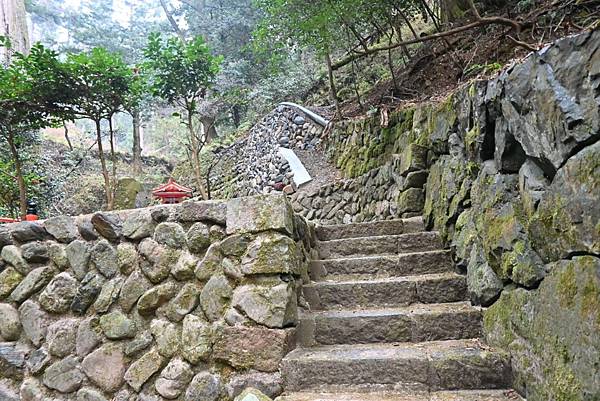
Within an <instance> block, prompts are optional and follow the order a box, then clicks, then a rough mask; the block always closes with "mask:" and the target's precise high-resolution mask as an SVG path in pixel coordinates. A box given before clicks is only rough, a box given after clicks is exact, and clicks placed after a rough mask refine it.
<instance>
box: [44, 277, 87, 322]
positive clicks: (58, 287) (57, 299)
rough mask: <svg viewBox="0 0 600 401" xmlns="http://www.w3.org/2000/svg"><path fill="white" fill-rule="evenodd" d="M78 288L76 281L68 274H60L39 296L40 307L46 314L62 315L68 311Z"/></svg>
mask: <svg viewBox="0 0 600 401" xmlns="http://www.w3.org/2000/svg"><path fill="white" fill-rule="evenodd" d="M78 286H79V283H78V282H77V280H75V278H73V277H72V276H71V275H70V274H69V273H65V272H63V273H60V274H59V275H57V276H56V277H54V278H53V279H52V281H50V284H48V286H47V287H46V288H45V289H44V291H42V293H41V294H40V298H39V302H40V305H41V306H42V308H44V309H45V310H47V311H48V312H51V313H64V312H66V311H68V310H69V307H70V306H71V302H73V298H75V295H76V294H77V287H78Z"/></svg>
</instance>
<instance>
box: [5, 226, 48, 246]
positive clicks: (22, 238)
mask: <svg viewBox="0 0 600 401" xmlns="http://www.w3.org/2000/svg"><path fill="white" fill-rule="evenodd" d="M10 231H11V234H12V237H13V238H14V239H15V241H17V242H20V243H22V244H24V243H26V242H31V241H43V240H45V239H46V238H48V233H47V232H46V229H45V228H44V227H43V226H41V225H40V224H39V223H34V222H31V221H23V222H20V223H16V224H12V225H11V226H10Z"/></svg>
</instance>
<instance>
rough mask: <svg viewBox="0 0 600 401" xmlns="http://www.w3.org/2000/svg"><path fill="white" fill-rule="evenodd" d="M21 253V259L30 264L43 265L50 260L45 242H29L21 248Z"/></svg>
mask: <svg viewBox="0 0 600 401" xmlns="http://www.w3.org/2000/svg"><path fill="white" fill-rule="evenodd" d="M21 251H22V253H23V258H24V259H25V260H26V261H28V262H31V263H44V262H47V261H48V260H49V259H50V255H49V253H48V244H47V243H46V242H41V241H35V242H29V243H27V244H24V245H23V246H21Z"/></svg>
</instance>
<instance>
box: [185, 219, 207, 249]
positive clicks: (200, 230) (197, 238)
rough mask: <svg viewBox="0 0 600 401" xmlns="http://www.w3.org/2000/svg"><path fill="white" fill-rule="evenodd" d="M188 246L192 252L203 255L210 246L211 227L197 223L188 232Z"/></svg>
mask: <svg viewBox="0 0 600 401" xmlns="http://www.w3.org/2000/svg"><path fill="white" fill-rule="evenodd" d="M186 238H187V246H188V249H189V250H190V252H193V253H197V254H199V253H202V252H204V251H205V250H206V248H208V247H209V245H210V242H211V241H210V227H209V226H208V225H207V224H205V223H195V224H194V225H192V226H191V227H190V229H189V230H188V232H187V237H186Z"/></svg>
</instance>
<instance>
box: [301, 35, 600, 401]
mask: <svg viewBox="0 0 600 401" xmlns="http://www.w3.org/2000/svg"><path fill="white" fill-rule="evenodd" d="M599 54H600V31H598V30H596V31H593V32H585V33H582V34H579V35H576V36H572V37H567V38H564V39H561V40H559V41H557V42H556V43H553V44H550V45H548V46H546V47H544V48H543V49H542V50H540V51H538V52H535V53H532V54H531V55H529V57H527V58H526V59H525V60H523V61H521V62H518V63H516V64H514V65H512V66H509V67H508V68H506V69H505V70H504V71H503V72H502V73H500V75H499V76H498V77H497V78H494V79H491V80H489V81H477V82H474V83H472V84H470V85H468V86H466V87H464V88H461V89H460V90H458V91H457V92H456V93H454V94H452V95H450V96H449V97H448V98H447V99H446V100H445V101H444V102H442V103H441V104H432V105H419V106H415V107H412V108H407V109H402V110H399V111H396V112H393V113H390V114H389V115H387V116H384V117H385V118H382V117H381V116H377V117H376V118H368V119H364V120H359V121H346V122H343V123H341V124H338V125H337V126H336V127H335V128H334V129H333V130H332V131H331V132H330V133H329V135H328V136H327V137H325V138H324V141H323V147H324V149H325V151H326V152H327V153H328V154H329V155H330V157H331V159H332V160H333V162H334V163H335V164H336V165H337V167H338V168H340V169H341V170H343V171H344V172H345V174H346V177H348V179H349V180H348V181H346V182H345V183H341V184H339V185H338V186H335V185H334V186H329V187H325V188H322V189H321V190H320V191H319V193H318V194H317V193H314V194H311V196H310V197H308V196H304V195H299V196H298V197H296V198H295V199H294V205H295V207H296V210H298V211H300V212H302V213H303V214H304V215H306V216H307V217H310V218H313V219H316V220H320V219H322V220H325V221H326V222H329V223H332V222H333V223H336V222H348V221H361V220H364V219H371V220H385V219H387V218H390V216H398V213H399V212H398V211H399V210H401V209H402V207H401V206H402V205H403V202H402V201H400V200H399V197H396V195H397V187H398V186H399V184H400V183H401V182H402V181H400V180H398V178H399V177H403V176H404V175H403V174H404V172H405V171H406V170H405V169H403V168H401V167H400V168H399V166H402V165H403V164H404V163H407V160H412V159H411V158H410V157H404V155H405V154H407V153H411V152H412V150H414V149H420V150H422V149H424V150H423V151H422V152H425V154H426V155H425V156H422V157H419V160H421V161H423V160H424V161H425V164H424V165H422V166H420V167H419V171H427V177H426V180H425V181H426V183H425V184H424V185H423V190H424V193H423V194H422V195H423V196H424V203H423V201H422V198H421V199H419V203H418V204H419V205H423V215H424V219H425V224H426V227H427V228H428V229H434V230H436V231H438V232H440V236H441V238H442V240H443V241H444V244H445V245H446V246H448V247H450V248H451V249H452V250H453V254H454V261H455V262H456V263H457V265H458V267H459V268H460V269H461V270H462V271H463V272H464V273H466V276H467V284H468V292H469V297H470V299H471V300H472V302H473V303H475V304H478V305H483V306H487V307H489V309H487V310H486V311H485V313H484V322H485V324H484V334H485V337H486V339H487V340H488V342H489V343H490V344H491V345H493V346H496V347H500V348H502V349H504V350H508V351H509V352H510V354H511V361H512V367H513V372H514V376H515V382H514V385H515V387H516V388H517V389H518V390H519V391H520V392H521V393H522V394H523V395H525V396H526V398H527V399H528V400H532V401H546V400H576V401H583V400H591V399H597V398H599V397H600V371H599V370H598V367H597V366H596V365H597V364H596V362H595V361H598V360H600V337H599V336H598V335H597V333H598V332H599V330H600V315H599V311H600V229H599V228H600V223H599V222H600V90H599V88H600V74H599V71H600V59H599V58H598V55H599ZM382 121H383V122H385V124H384V125H382V124H381V122H382ZM411 149H412V150H411ZM397 159H399V160H400V163H396V162H395V160H397ZM389 166H392V167H391V168H390V167H389ZM382 172H384V173H382ZM406 178H408V176H406ZM366 188H369V189H368V190H366ZM389 190H391V191H393V196H390V194H389V192H388V191H389ZM411 191H412V192H414V193H417V192H416V191H413V190H411ZM340 204H343V206H340ZM373 204H374V205H375V207H374V208H373V206H371V205H373ZM324 208H327V209H326V210H324ZM334 208H338V209H337V210H335V209H334ZM311 209H317V210H311ZM411 213H412V212H411ZM357 216H358V217H357Z"/></svg>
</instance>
